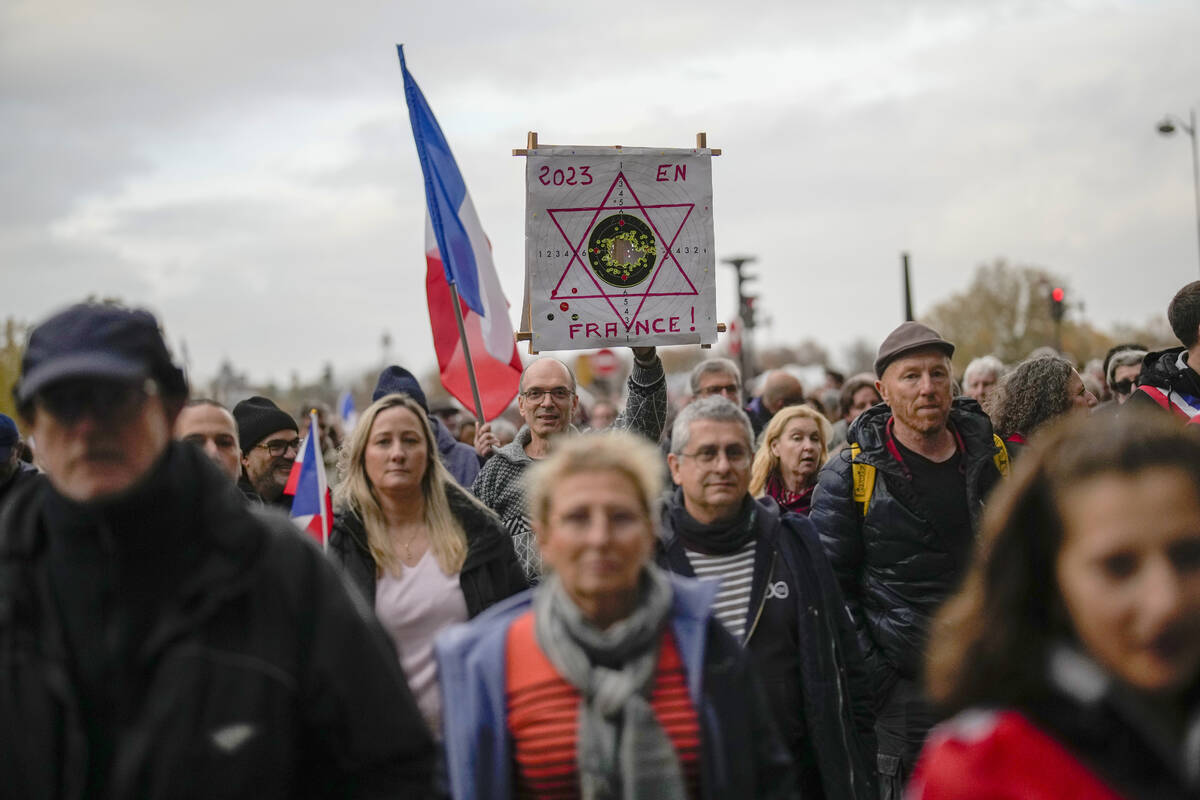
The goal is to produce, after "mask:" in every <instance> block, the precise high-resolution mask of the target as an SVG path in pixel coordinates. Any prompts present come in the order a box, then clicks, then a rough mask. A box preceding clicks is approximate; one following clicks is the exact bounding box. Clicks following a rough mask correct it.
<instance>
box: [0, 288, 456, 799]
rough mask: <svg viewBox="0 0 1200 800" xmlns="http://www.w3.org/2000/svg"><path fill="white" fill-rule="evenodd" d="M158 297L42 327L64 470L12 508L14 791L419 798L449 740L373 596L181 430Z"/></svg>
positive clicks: (41, 402) (28, 404)
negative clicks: (423, 708) (403, 667)
mask: <svg viewBox="0 0 1200 800" xmlns="http://www.w3.org/2000/svg"><path fill="white" fill-rule="evenodd" d="M187 391H188V390H187V383H186V382H185V380H184V376H183V372H182V371H181V370H180V369H178V368H177V367H176V366H175V365H174V364H172V363H171V359H170V355H169V354H168V352H167V348H166V344H165V343H164V341H163V338H162V335H161V334H160V333H159V330H158V323H157V321H156V320H155V319H154V317H153V316H151V315H150V314H149V313H147V312H145V311H131V310H126V309H123V308H117V307H114V306H106V305H90V304H83V305H76V306H72V307H71V308H68V309H66V310H65V311H62V312H60V313H58V314H56V315H54V316H52V317H50V318H49V319H48V320H46V321H45V322H43V323H42V324H41V325H39V326H37V327H36V328H34V330H33V331H32V332H31V334H30V336H29V340H28V345H27V347H26V350H25V354H24V358H23V360H22V365H21V377H20V380H19V382H18V383H17V386H16V388H15V389H14V395H15V397H16V401H17V407H18V409H19V411H20V414H21V416H22V418H23V419H24V421H25V423H26V424H27V426H28V429H29V430H30V431H31V432H32V435H33V437H34V439H35V440H36V441H37V446H38V455H39V459H40V461H41V463H42V464H43V466H44V467H45V470H46V480H45V481H41V482H34V483H30V484H28V485H26V486H23V487H20V488H19V489H18V490H17V491H16V493H15V494H14V496H12V497H11V498H9V500H8V501H7V502H6V504H5V505H4V507H3V510H2V511H0V531H3V536H2V537H0V787H3V789H0V794H3V795H4V796H5V797H30V798H32V797H37V798H59V797H61V798H75V797H106V798H151V799H153V798H171V799H172V800H175V799H176V798H197V797H225V798H253V799H254V800H266V798H285V797H286V798H310V797H311V798H316V797H372V798H374V797H407V796H413V797H423V796H426V793H427V792H428V790H429V788H430V773H431V761H432V758H433V745H432V740H431V737H430V735H429V733H428V732H427V730H426V729H425V727H424V724H423V723H422V721H421V718H420V715H419V712H418V711H417V708H416V704H415V702H414V700H413V698H412V695H411V694H410V692H409V690H408V686H407V684H406V682H405V680H404V675H403V673H402V672H401V671H400V666H399V662H398V661H397V659H396V653H395V651H394V649H393V648H392V645H391V642H390V641H389V639H388V637H387V635H386V634H385V633H384V632H383V630H382V628H380V627H379V624H378V623H377V622H376V621H375V619H374V616H373V615H372V614H371V611H370V609H368V608H367V607H366V606H364V605H363V604H362V602H361V600H358V599H357V598H355V597H353V596H351V595H350V594H349V593H348V592H347V591H346V589H345V586H344V585H343V584H342V582H341V579H340V578H339V577H338V576H337V574H336V572H335V571H334V570H333V568H332V566H331V565H330V564H329V563H328V562H327V561H326V560H325V558H324V557H323V556H322V554H321V552H320V551H319V550H318V549H317V548H316V547H315V546H314V545H313V543H312V542H311V541H310V540H308V539H307V538H306V537H304V536H302V535H300V534H298V533H297V531H296V530H295V528H294V527H293V526H292V524H291V523H290V522H289V521H288V520H287V519H286V518H285V517H283V516H282V515H279V514H272V513H268V512H265V511H263V510H261V509H254V510H252V509H250V508H248V507H247V506H246V504H245V503H244V502H243V500H242V498H241V497H240V496H239V494H238V492H237V490H236V489H235V488H234V486H233V484H232V483H231V482H230V481H229V479H228V478H227V477H226V476H224V475H223V474H221V472H220V471H219V470H218V469H217V467H216V466H214V465H213V464H212V462H211V460H210V459H209V458H208V457H207V456H206V455H205V454H204V453H203V452H201V451H200V450H199V449H198V448H196V447H192V446H189V445H187V444H185V443H183V442H180V441H174V440H172V437H171V431H172V424H173V423H174V422H175V419H176V417H177V416H178V414H179V411H180V409H181V408H182V407H183V404H184V402H185V401H186V399H187Z"/></svg>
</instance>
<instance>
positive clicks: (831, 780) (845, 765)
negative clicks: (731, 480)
mask: <svg viewBox="0 0 1200 800" xmlns="http://www.w3.org/2000/svg"><path fill="white" fill-rule="evenodd" d="M676 497H677V496H676ZM678 502H679V500H678V499H676V498H675V497H673V498H672V500H670V501H668V502H667V503H664V506H663V509H662V512H663V513H662V515H661V518H660V522H661V524H660V528H659V531H660V539H659V547H658V555H657V560H658V564H659V566H661V567H662V568H664V569H667V570H670V571H671V572H674V573H676V574H679V575H684V576H687V577H694V576H695V572H694V570H693V569H692V566H691V562H690V561H689V560H688V557H687V552H686V549H685V545H684V541H683V539H682V538H680V537H679V536H678V534H677V532H676V531H675V530H674V528H673V525H672V521H671V513H670V506H671V504H672V503H678ZM757 502H758V509H757V513H756V515H755V523H754V524H755V543H756V547H755V556H754V577H753V581H752V584H751V589H750V607H749V617H748V618H747V624H746V637H745V638H746V641H745V642H744V643H742V644H743V646H744V647H745V648H746V650H747V651H748V652H749V653H750V654H751V655H752V657H753V660H754V664H755V666H756V668H757V670H758V674H759V676H760V677H761V678H762V679H763V684H764V687H765V689H766V693H767V699H768V701H769V703H770V707H771V710H772V712H773V713H774V719H775V722H776V727H777V728H778V730H779V732H780V735H781V737H782V738H783V742H784V745H785V746H786V747H788V749H789V750H790V752H791V754H792V761H793V763H794V764H795V765H796V772H797V778H798V782H799V785H800V794H801V796H802V797H806V798H809V797H812V798H819V797H826V798H829V799H830V800H834V799H835V798H837V799H838V800H842V799H843V798H845V800H854V799H855V798H859V799H861V800H875V798H876V797H877V796H878V794H877V791H876V788H875V729H874V725H875V715H874V712H873V710H872V709H873V706H874V699H873V697H872V696H871V686H870V684H869V682H868V680H867V674H866V670H865V667H864V665H863V660H862V655H861V654H860V653H859V650H858V641H857V639H856V637H855V632H854V623H853V621H852V620H851V619H850V616H849V614H848V613H847V612H846V608H845V605H844V604H843V601H842V595H841V592H840V591H839V590H838V586H837V581H836V579H835V578H834V576H833V572H832V570H830V568H829V562H828V560H827V559H826V557H825V552H824V551H823V550H822V548H821V542H820V539H819V537H818V536H817V532H816V530H815V529H814V528H813V526H812V523H810V522H809V521H808V519H807V518H805V517H802V516H799V515H797V514H785V513H782V512H781V510H780V508H779V506H778V504H777V503H776V502H775V501H774V500H772V499H771V498H769V497H764V498H759V499H758V501H757Z"/></svg>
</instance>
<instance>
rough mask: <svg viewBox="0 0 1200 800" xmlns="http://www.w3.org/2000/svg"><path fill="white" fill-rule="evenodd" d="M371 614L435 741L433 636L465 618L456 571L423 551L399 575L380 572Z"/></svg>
mask: <svg viewBox="0 0 1200 800" xmlns="http://www.w3.org/2000/svg"><path fill="white" fill-rule="evenodd" d="M375 614H376V616H378V617H379V621H380V622H381V623H382V624H383V627H384V629H385V630H386V631H387V632H388V635H389V636H391V637H392V641H393V642H395V644H396V649H397V650H399V651H400V666H401V667H402V668H403V669H404V675H405V676H406V677H407V678H408V687H409V689H411V690H412V693H413V697H415V698H416V701H417V707H418V708H420V709H421V716H423V717H424V718H425V722H426V724H428V725H429V729H430V730H431V731H433V734H434V736H435V737H436V738H437V739H438V740H439V741H440V740H441V738H442V697H441V693H440V691H439V689H438V680H437V661H436V659H435V658H434V655H433V640H434V637H436V636H437V635H438V634H439V633H441V632H442V631H443V630H444V629H445V628H446V627H447V626H449V625H453V624H455V623H458V622H466V621H467V601H466V598H464V597H463V593H462V587H461V586H460V585H459V583H458V573H457V572H456V573H454V574H453V575H446V574H445V573H444V572H442V569H441V567H439V566H438V562H437V559H436V558H434V557H433V551H432V549H430V550H426V551H425V555H424V556H422V557H421V560H420V561H418V562H417V563H416V564H415V565H413V566H411V567H404V574H403V575H400V576H399V577H397V576H395V575H393V574H391V573H390V572H384V573H383V575H382V576H380V578H379V580H378V581H376V582H375Z"/></svg>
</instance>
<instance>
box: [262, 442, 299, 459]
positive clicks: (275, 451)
mask: <svg viewBox="0 0 1200 800" xmlns="http://www.w3.org/2000/svg"><path fill="white" fill-rule="evenodd" d="M254 446H255V447H261V448H262V449H263V450H266V451H267V453H269V454H270V456H271V458H279V457H280V456H281V455H283V454H284V453H286V452H287V451H288V450H294V451H296V452H297V453H299V452H300V440H299V439H272V440H271V441H269V442H259V443H258V444H256V445H254Z"/></svg>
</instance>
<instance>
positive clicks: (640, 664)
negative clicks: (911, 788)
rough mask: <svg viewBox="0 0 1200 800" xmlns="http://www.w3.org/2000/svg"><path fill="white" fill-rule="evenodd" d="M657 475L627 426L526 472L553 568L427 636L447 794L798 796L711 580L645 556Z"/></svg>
mask: <svg viewBox="0 0 1200 800" xmlns="http://www.w3.org/2000/svg"><path fill="white" fill-rule="evenodd" d="M730 408H732V406H730ZM661 481H662V478H661V470H660V469H659V456H658V450H657V449H656V448H655V447H654V446H653V445H652V444H650V443H649V442H647V441H645V440H644V439H641V438H639V437H637V436H634V435H632V434H629V433H599V434H585V435H582V436H577V437H572V438H570V439H569V440H567V441H564V442H563V443H562V444H560V445H558V446H557V449H556V450H555V452H554V453H553V454H552V455H551V456H550V457H549V458H547V459H545V460H543V461H540V462H538V463H537V464H536V465H535V466H533V467H531V468H530V469H529V470H528V472H527V473H526V487H527V490H528V491H527V501H528V508H529V513H530V516H531V518H532V521H533V529H534V532H535V533H536V536H537V545H538V548H539V550H540V552H541V558H542V563H543V564H545V565H547V566H548V567H549V568H550V572H549V573H548V574H547V575H546V576H545V577H544V579H543V581H542V583H541V584H540V585H539V586H538V587H537V588H536V589H535V590H534V591H533V592H531V593H526V594H523V595H520V596H518V597H514V598H513V599H512V600H510V601H508V602H506V603H502V604H500V605H498V606H496V608H494V609H492V610H490V611H489V612H487V613H486V614H484V615H483V616H481V617H480V618H478V619H477V620H474V621H473V622H471V623H470V624H468V625H461V626H456V627H454V628H452V629H451V630H448V631H446V633H445V634H443V635H442V636H441V637H440V638H439V639H438V643H437V653H438V663H439V664H440V666H441V669H442V690H443V695H444V697H445V733H446V736H445V742H446V765H447V772H448V775H449V779H450V789H451V793H452V794H453V796H454V797H455V798H460V799H461V800H467V798H470V800H489V799H493V800H506V799H507V798H511V797H561V798H576V797H578V798H587V799H588V800H609V799H610V798H611V799H612V800H616V799H617V798H630V800H632V798H642V797H645V798H656V800H658V799H659V798H661V799H662V800H684V799H685V798H692V799H693V800H696V799H697V798H713V799H714V800H716V798H747V799H748V798H771V797H793V796H795V791H796V790H795V779H794V775H793V773H792V769H791V760H790V758H789V757H788V753H787V750H785V749H784V748H783V745H782V744H781V743H780V742H779V739H778V736H777V734H776V733H775V730H774V728H773V727H772V726H771V722H770V711H769V710H768V709H767V701H766V699H765V695H764V693H763V689H762V687H761V685H760V684H759V682H758V680H757V678H756V676H755V674H754V673H753V672H752V670H751V668H750V664H749V657H748V656H747V655H746V653H745V652H744V651H743V650H742V649H741V648H740V647H739V646H738V644H737V642H735V641H734V639H733V637H732V636H730V635H729V633H728V632H727V631H726V630H725V628H724V626H723V625H722V624H721V623H720V622H719V621H718V620H717V618H716V617H715V616H713V612H712V600H713V596H714V595H715V593H716V586H715V585H714V584H713V583H701V582H697V581H691V580H686V579H677V578H675V577H674V576H671V575H669V574H667V573H665V572H663V571H662V570H660V569H659V568H658V567H656V566H655V565H654V561H653V558H652V554H653V552H654V546H655V541H656V532H655V525H654V515H653V513H652V510H653V509H654V507H655V505H656V503H657V501H658V498H659V494H660V489H661Z"/></svg>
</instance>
